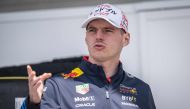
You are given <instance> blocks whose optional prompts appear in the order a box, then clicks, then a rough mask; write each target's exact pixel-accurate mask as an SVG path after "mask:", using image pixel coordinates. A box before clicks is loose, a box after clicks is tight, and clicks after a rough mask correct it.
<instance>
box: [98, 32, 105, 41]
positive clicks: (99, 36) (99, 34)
mask: <svg viewBox="0 0 190 109" xmlns="http://www.w3.org/2000/svg"><path fill="white" fill-rule="evenodd" d="M103 36H104V35H103V32H102V31H101V30H98V31H97V32H96V39H101V40H102V39H103Z"/></svg>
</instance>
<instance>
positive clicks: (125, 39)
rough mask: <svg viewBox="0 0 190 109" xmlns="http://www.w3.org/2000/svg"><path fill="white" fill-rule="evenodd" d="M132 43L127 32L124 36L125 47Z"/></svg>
mask: <svg viewBox="0 0 190 109" xmlns="http://www.w3.org/2000/svg"><path fill="white" fill-rule="evenodd" d="M129 42H130V33H128V32H126V33H124V34H123V47H124V46H127V45H128V44H129Z"/></svg>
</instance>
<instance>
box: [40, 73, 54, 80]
mask: <svg viewBox="0 0 190 109" xmlns="http://www.w3.org/2000/svg"><path fill="white" fill-rule="evenodd" d="M51 76H52V74H51V73H44V74H42V75H41V76H40V78H41V80H42V81H44V80H46V79H48V78H50V77H51Z"/></svg>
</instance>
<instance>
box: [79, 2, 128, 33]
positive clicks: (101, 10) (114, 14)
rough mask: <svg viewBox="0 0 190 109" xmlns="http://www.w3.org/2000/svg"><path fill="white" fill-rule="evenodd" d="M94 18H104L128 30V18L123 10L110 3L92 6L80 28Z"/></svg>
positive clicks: (84, 26)
mask: <svg viewBox="0 0 190 109" xmlns="http://www.w3.org/2000/svg"><path fill="white" fill-rule="evenodd" d="M95 19H104V20H106V21H108V22H109V23H110V24H112V25H113V26H115V27H117V28H122V29H123V30H125V32H127V31H128V20H127V18H126V16H125V15H124V12H123V11H121V10H120V9H119V8H116V7H115V6H113V5H111V4H108V3H106V4H101V5H97V6H96V8H94V9H93V10H92V11H91V12H90V14H89V16H88V18H87V19H86V20H85V21H84V22H83V24H82V28H86V26H87V25H88V23H89V22H91V21H92V20H95Z"/></svg>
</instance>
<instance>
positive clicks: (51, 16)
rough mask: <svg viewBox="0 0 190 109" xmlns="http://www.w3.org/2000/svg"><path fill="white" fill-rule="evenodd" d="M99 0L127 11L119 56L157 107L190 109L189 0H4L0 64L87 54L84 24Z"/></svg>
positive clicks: (0, 20) (1, 5)
mask: <svg viewBox="0 0 190 109" xmlns="http://www.w3.org/2000/svg"><path fill="white" fill-rule="evenodd" d="M101 3H112V4H115V5H116V6H117V7H119V8H121V9H122V10H123V11H124V12H125V14H126V15H127V18H128V20H129V32H130V34H131V42H130V44H129V46H127V47H125V48H124V50H123V52H122V56H121V61H122V62H123V64H124V68H125V70H126V71H127V72H129V73H131V74H132V75H135V76H136V77H138V78H140V79H142V80H144V81H145V82H147V83H148V84H149V85H150V87H151V89H152V93H153V96H154V99H155V103H156V107H157V109H190V103H189V98H190V93H189V90H190V58H189V56H190V43H189V41H190V0H184V1H183V0H162V1H159V0H0V68H4V67H10V66H19V65H24V64H35V63H40V62H45V61H51V60H53V59H59V58H69V57H74V56H83V55H88V51H87V48H86V45H85V42H84V37H85V30H84V29H82V28H81V23H82V22H83V20H84V19H85V18H86V16H87V15H88V13H89V12H90V10H91V9H92V8H93V7H94V5H97V4H101ZM0 82H1V81H0ZM0 94H1V93H0ZM0 99H1V95H0Z"/></svg>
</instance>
